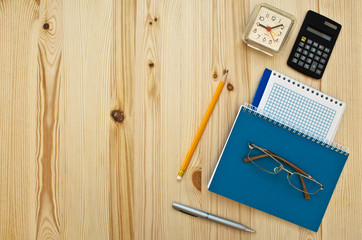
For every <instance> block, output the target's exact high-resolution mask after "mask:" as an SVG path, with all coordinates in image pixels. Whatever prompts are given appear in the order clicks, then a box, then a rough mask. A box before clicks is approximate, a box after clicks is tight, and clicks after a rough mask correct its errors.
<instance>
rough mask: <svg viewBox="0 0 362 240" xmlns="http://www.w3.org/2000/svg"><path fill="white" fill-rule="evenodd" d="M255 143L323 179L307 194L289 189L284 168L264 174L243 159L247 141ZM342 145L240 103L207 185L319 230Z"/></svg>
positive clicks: (339, 166) (338, 169)
mask: <svg viewBox="0 0 362 240" xmlns="http://www.w3.org/2000/svg"><path fill="white" fill-rule="evenodd" d="M250 142H252V143H254V144H256V145H258V146H260V147H262V148H265V149H267V150H269V151H271V152H273V153H275V154H277V155H279V156H281V157H283V158H285V159H287V160H288V161H290V162H291V163H293V164H295V165H297V166H298V167H299V168H301V169H303V170H304V171H305V172H307V173H308V174H310V175H311V176H313V177H314V178H315V179H316V180H318V181H319V182H320V183H322V184H323V190H321V191H319V192H317V193H315V194H312V195H310V199H309V200H306V199H305V198H304V195H303V193H302V192H300V191H297V190H296V189H294V188H293V187H292V186H291V185H290V184H289V182H288V180H287V178H286V172H280V173H278V174H269V173H267V172H264V171H261V170H260V169H259V168H258V167H256V166H255V164H253V163H251V162H248V163H245V162H244V161H243V158H245V157H246V156H247V155H248V153H249V147H248V143H250ZM348 155H349V154H348V152H347V149H346V148H344V147H342V146H339V145H337V144H327V143H325V142H323V141H321V140H319V139H316V138H313V137H310V136H309V135H307V134H306V133H305V132H303V131H297V130H295V129H292V128H290V127H288V126H286V125H284V124H282V123H280V122H278V121H276V120H275V119H272V118H270V117H267V116H265V115H263V114H261V113H259V112H258V109H256V108H255V107H247V106H241V108H240V110H239V113H238V115H237V117H236V119H235V122H234V125H233V127H232V130H231V131H230V134H229V137H228V139H227V141H226V144H225V146H224V149H223V151H222V153H221V155H220V158H219V160H218V162H217V165H216V167H215V170H214V172H213V174H212V177H211V179H210V182H209V185H208V189H209V191H211V192H214V193H217V194H219V195H222V196H224V197H227V198H230V199H232V200H234V201H237V202H240V203H242V204H245V205H247V206H250V207H253V208H255V209H258V210H260V211H264V212H266V213H269V214H271V215H274V216H276V217H279V218H282V219H284V220H286V221H289V222H292V223H294V224H297V225H300V226H302V227H304V228H307V229H310V230H313V231H318V228H319V226H320V223H321V221H322V218H323V215H324V213H325V211H326V209H327V206H328V203H329V201H330V199H331V196H332V194H333V191H334V189H335V187H336V184H337V181H338V178H339V176H340V174H341V172H342V169H343V167H344V165H345V163H346V160H347V158H348Z"/></svg>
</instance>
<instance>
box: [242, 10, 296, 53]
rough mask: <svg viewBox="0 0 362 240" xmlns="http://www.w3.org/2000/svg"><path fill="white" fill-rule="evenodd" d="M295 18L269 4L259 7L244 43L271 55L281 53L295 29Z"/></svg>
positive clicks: (250, 22) (249, 24)
mask: <svg viewBox="0 0 362 240" xmlns="http://www.w3.org/2000/svg"><path fill="white" fill-rule="evenodd" d="M294 22H295V18H294V17H293V16H292V15H290V14H288V13H285V12H283V11H282V10H280V9H277V8H274V7H272V6H269V5H267V4H261V5H258V6H257V7H256V8H255V9H254V11H253V13H252V17H251V19H250V21H249V23H248V26H247V29H246V31H245V33H244V37H243V39H244V41H245V42H246V43H247V44H248V45H249V46H251V47H253V48H256V49H258V50H261V51H263V52H265V53H267V54H269V55H272V54H275V53H278V52H280V51H281V49H282V47H283V45H284V44H285V43H286V40H287V39H288V36H289V35H290V33H291V31H292V29H293V27H294Z"/></svg>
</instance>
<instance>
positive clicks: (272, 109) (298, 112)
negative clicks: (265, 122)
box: [252, 68, 346, 141]
mask: <svg viewBox="0 0 362 240" xmlns="http://www.w3.org/2000/svg"><path fill="white" fill-rule="evenodd" d="M252 105H253V106H255V107H257V108H258V111H259V112H261V111H262V113H263V114H270V115H272V116H273V117H274V118H277V119H278V120H279V121H285V122H287V123H289V124H292V125H293V126H294V127H298V128H302V129H304V130H306V131H308V133H309V135H314V136H318V137H319V138H321V139H325V140H328V141H333V138H334V136H335V134H336V131H337V129H338V126H339V123H340V121H341V118H342V115H343V112H344V109H345V108H346V105H345V103H344V102H342V101H340V100H338V99H336V98H334V97H332V96H329V95H327V94H325V93H323V92H320V91H318V90H317V89H314V88H312V87H309V86H307V85H304V84H303V83H301V82H298V81H297V80H295V79H292V78H290V77H288V76H285V75H283V74H281V73H279V72H277V71H274V70H269V69H267V68H266V69H265V71H264V73H263V76H262V78H261V80H260V84H259V87H258V89H257V91H256V93H255V97H254V99H253V102H252Z"/></svg>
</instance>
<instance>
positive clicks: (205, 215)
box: [172, 202, 255, 233]
mask: <svg viewBox="0 0 362 240" xmlns="http://www.w3.org/2000/svg"><path fill="white" fill-rule="evenodd" d="M172 207H173V208H174V209H176V210H178V211H180V212H182V213H186V214H189V215H191V216H193V217H201V218H205V219H207V220H210V221H213V222H216V223H220V224H223V225H226V226H228V227H232V228H236V229H239V230H243V231H247V232H253V233H255V231H254V230H253V229H251V228H248V227H247V226H244V225H242V224H240V223H237V222H233V221H230V220H227V219H225V218H222V217H218V216H215V215H212V214H210V213H206V212H203V211H200V210H197V209H195V208H192V207H188V206H185V205H182V204H180V203H176V202H173V203H172Z"/></svg>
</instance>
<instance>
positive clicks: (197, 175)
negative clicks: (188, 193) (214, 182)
mask: <svg viewBox="0 0 362 240" xmlns="http://www.w3.org/2000/svg"><path fill="white" fill-rule="evenodd" d="M192 183H193V185H194V187H195V188H196V189H197V190H199V191H201V170H197V171H195V172H193V173H192Z"/></svg>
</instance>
